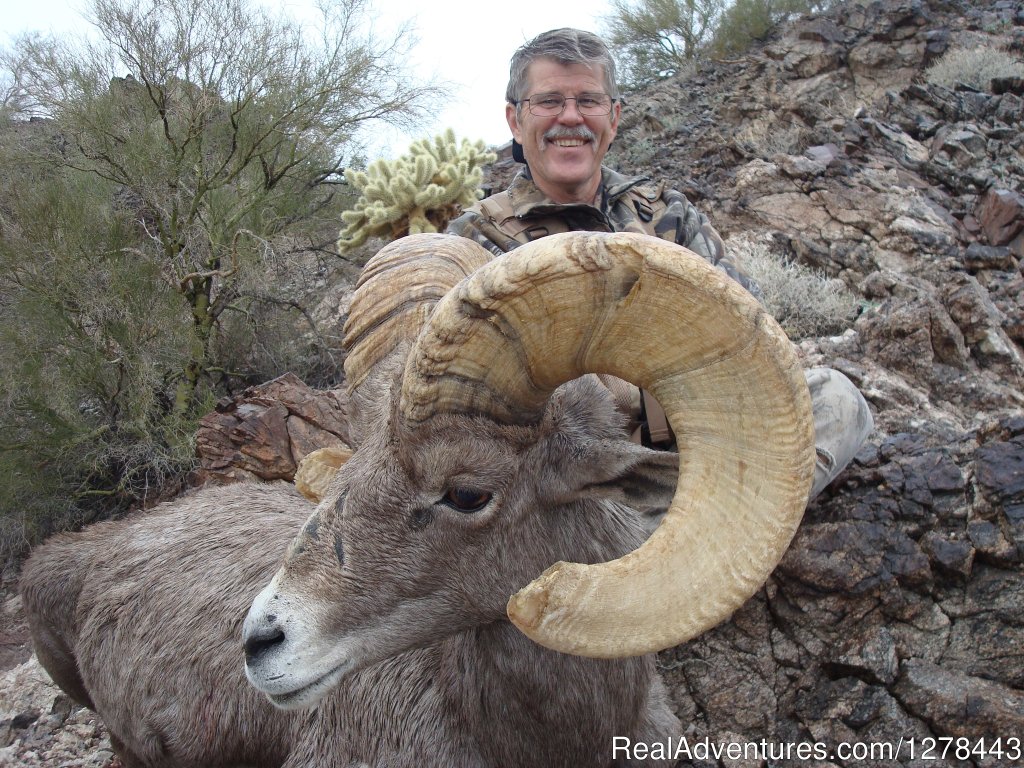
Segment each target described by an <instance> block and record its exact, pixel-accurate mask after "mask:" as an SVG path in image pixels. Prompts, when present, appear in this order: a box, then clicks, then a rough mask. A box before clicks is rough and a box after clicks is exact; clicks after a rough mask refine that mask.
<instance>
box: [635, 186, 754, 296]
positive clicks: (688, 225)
mask: <svg viewBox="0 0 1024 768" xmlns="http://www.w3.org/2000/svg"><path fill="white" fill-rule="evenodd" d="M662 200H663V201H664V202H665V204H666V206H667V207H666V209H665V211H664V213H663V214H662V215H661V217H660V218H659V219H658V220H657V221H656V222H654V231H655V232H656V233H657V235H658V237H663V238H665V239H666V240H674V241H675V242H677V243H678V244H679V245H682V246H684V247H686V248H689V249H690V250H691V251H693V252H694V253H696V254H697V255H698V256H702V257H704V258H705V259H707V260H708V261H709V262H710V263H711V264H713V265H714V266H716V267H718V268H719V269H720V270H722V271H723V272H725V273H726V274H727V275H729V277H731V278H732V279H733V280H735V281H736V282H737V283H739V284H740V285H742V286H743V287H744V288H746V289H747V290H748V291H749V292H750V293H751V294H752V295H753V296H754V298H756V299H757V300H758V301H759V302H761V303H762V304H763V303H764V294H763V293H762V291H761V286H759V285H758V284H757V283H756V282H754V281H753V280H752V279H751V278H749V277H747V275H745V274H743V272H741V271H740V269H739V265H737V264H736V262H735V260H734V259H733V258H732V257H731V256H730V255H729V254H727V253H726V251H725V244H724V243H723V242H722V238H721V236H720V235H719V234H718V232H716V231H715V228H714V227H712V226H711V222H710V221H708V217H707V216H705V215H704V214H703V213H701V212H700V211H698V210H697V209H696V208H695V207H694V206H693V204H692V203H691V202H690V201H689V200H687V199H686V197H684V196H683V194H682V193H680V192H677V191H676V190H674V189H667V190H665V192H664V193H663V194H662Z"/></svg>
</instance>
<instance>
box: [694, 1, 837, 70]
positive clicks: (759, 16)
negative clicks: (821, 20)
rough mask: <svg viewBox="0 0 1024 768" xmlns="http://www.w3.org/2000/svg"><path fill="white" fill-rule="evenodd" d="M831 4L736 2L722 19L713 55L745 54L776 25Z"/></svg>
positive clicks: (714, 40)
mask: <svg viewBox="0 0 1024 768" xmlns="http://www.w3.org/2000/svg"><path fill="white" fill-rule="evenodd" d="M829 5H831V2H829V1H824V2H823V1H822V0H734V2H733V3H732V4H731V5H730V6H729V7H728V8H727V9H726V10H725V12H724V13H723V14H722V16H721V18H720V19H719V20H718V24H717V27H716V29H715V33H714V35H713V36H712V40H711V44H710V46H709V52H710V53H711V54H712V55H714V56H730V55H733V54H737V53H742V52H743V51H745V50H746V49H747V48H749V47H750V45H751V44H752V43H753V42H754V41H755V40H760V39H762V38H764V36H765V35H766V34H767V33H768V32H769V31H770V30H771V28H772V27H774V26H775V25H776V24H779V23H781V22H784V21H787V20H789V19H792V18H795V17H796V16H798V15H800V14H802V13H810V12H812V11H820V10H824V9H825V8H827V7H828V6H829Z"/></svg>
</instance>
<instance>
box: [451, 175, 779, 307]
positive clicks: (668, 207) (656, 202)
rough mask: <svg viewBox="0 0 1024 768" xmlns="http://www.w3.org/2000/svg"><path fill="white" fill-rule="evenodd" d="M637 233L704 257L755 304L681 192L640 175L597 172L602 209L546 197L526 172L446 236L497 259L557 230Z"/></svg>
mask: <svg viewBox="0 0 1024 768" xmlns="http://www.w3.org/2000/svg"><path fill="white" fill-rule="evenodd" d="M573 230H587V231H592V232H639V233H642V234H648V235H655V236H657V237H662V238H665V239H666V240H671V241H672V242H675V243H678V244H679V245H682V246H685V247H686V248H689V249H690V250H691V251H694V252H695V253H697V254H698V255H699V256H702V257H704V258H705V259H707V260H708V261H709V262H710V263H711V264H713V265H715V266H716V267H718V268H719V269H721V270H722V271H724V272H725V273H726V274H728V275H729V276H730V277H732V278H733V279H734V280H736V281H737V282H739V283H740V285H742V286H743V287H744V288H746V289H747V290H748V291H750V293H752V294H753V295H754V296H755V297H756V298H757V299H758V300H761V299H762V295H761V289H760V287H759V286H758V285H757V283H755V282H754V281H753V280H751V279H750V278H748V277H747V276H746V275H744V274H743V273H742V272H741V271H740V270H739V269H738V268H737V265H736V264H735V263H734V262H733V261H732V259H730V258H729V256H728V255H727V254H726V253H725V246H724V245H723V244H722V238H721V237H720V236H719V235H718V233H717V232H716V231H715V230H714V228H713V227H712V226H711V223H710V222H709V221H708V219H707V217H706V216H705V215H704V214H702V213H700V211H698V210H697V209H696V208H695V207H694V206H693V205H692V204H691V203H690V201H689V200H687V199H686V198H685V197H684V196H683V195H682V194H681V193H679V192H677V191H676V190H674V189H665V185H664V183H662V184H657V185H655V184H652V183H651V180H650V179H648V178H646V177H643V176H638V177H635V178H627V177H625V176H622V175H620V174H618V173H616V172H615V171H613V170H611V169H609V168H602V169H601V207H600V208H596V207H594V206H593V205H588V204H586V203H575V204H569V205H562V204H559V203H554V202H552V201H551V200H549V199H548V198H546V197H545V196H544V193H543V192H541V191H540V189H538V188H537V186H536V185H535V184H534V183H533V179H531V178H530V175H529V169H524V170H522V171H520V172H519V174H518V175H517V176H516V177H515V178H514V179H513V180H512V183H511V185H509V188H508V189H507V190H506V191H504V192H499V193H498V194H496V195H491V196H490V197H488V198H486V199H484V200H481V201H480V202H479V203H477V204H476V205H474V206H472V207H470V208H468V209H467V210H466V211H465V212H464V213H463V214H462V215H461V216H459V217H458V218H457V219H455V220H454V221H452V222H451V223H450V224H449V225H448V228H447V232H448V233H450V234H455V235H461V236H462V237H467V238H469V239H471V240H475V241H476V242H478V243H479V244H480V245H482V246H484V247H485V248H487V249H488V250H489V251H490V252H491V253H493V254H495V255H496V256H499V255H501V254H502V253H506V252H508V251H511V250H512V249H513V248H516V247H517V246H519V245H522V244H523V243H528V242H530V241H531V240H536V239H537V238H540V237H545V236H546V235H551V234H555V233H556V232H568V231H573Z"/></svg>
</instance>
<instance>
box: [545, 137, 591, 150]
mask: <svg viewBox="0 0 1024 768" xmlns="http://www.w3.org/2000/svg"><path fill="white" fill-rule="evenodd" d="M550 141H551V143H552V144H554V145H555V146H556V147H562V148H567V147H582V146H583V145H584V144H587V143H589V141H590V140H589V139H551V140H550Z"/></svg>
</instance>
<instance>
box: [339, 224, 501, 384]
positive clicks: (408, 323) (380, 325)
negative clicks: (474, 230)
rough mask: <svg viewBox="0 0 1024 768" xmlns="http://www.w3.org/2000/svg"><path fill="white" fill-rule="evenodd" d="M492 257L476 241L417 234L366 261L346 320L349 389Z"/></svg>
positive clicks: (409, 337) (413, 335)
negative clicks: (455, 288)
mask: <svg viewBox="0 0 1024 768" xmlns="http://www.w3.org/2000/svg"><path fill="white" fill-rule="evenodd" d="M490 258H491V255H490V254H489V253H487V251H485V250H484V249H483V248H481V247H480V246H479V245H477V244H476V243H474V242H472V241H471V240H465V239H463V238H456V237H451V236H448V235H439V234H417V235H409V236H408V237H403V238H399V239H398V240H395V241H394V242H391V243H388V244H387V245H386V246H384V247H383V248H382V249H381V250H380V251H379V252H378V253H377V254H376V255H375V256H374V257H373V258H371V259H370V260H369V261H368V262H366V265H365V266H364V267H363V271H362V272H361V273H360V276H359V282H358V283H356V290H355V293H354V294H353V296H352V305H351V308H350V309H349V316H348V321H347V322H346V323H345V339H344V345H345V350H346V353H347V354H346V357H345V379H346V381H347V383H348V388H349V390H350V391H351V390H354V389H356V388H357V387H358V386H359V385H360V384H361V383H362V382H363V379H365V378H366V375H367V374H368V373H369V372H370V370H371V369H372V368H373V367H374V366H375V365H376V364H377V363H379V362H380V361H381V360H382V359H384V358H385V357H388V356H389V355H390V354H391V353H392V352H394V351H395V349H397V348H398V347H399V346H400V345H401V344H403V343H410V344H411V343H412V342H413V341H414V340H415V339H416V336H417V335H418V334H419V332H420V329H422V327H423V324H424V323H425V322H426V319H427V317H428V316H429V315H430V312H431V310H432V309H433V308H434V305H435V304H436V303H437V302H438V300H439V299H441V298H442V297H443V296H444V295H445V294H446V293H448V291H449V290H451V288H452V286H454V285H455V284H456V283H458V282H459V281H460V280H462V279H463V278H464V277H466V276H467V275H469V274H472V273H473V272H474V271H475V270H476V269H477V268H479V267H480V266H482V265H483V264H485V263H486V262H487V261H488V260H489V259H490Z"/></svg>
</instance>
